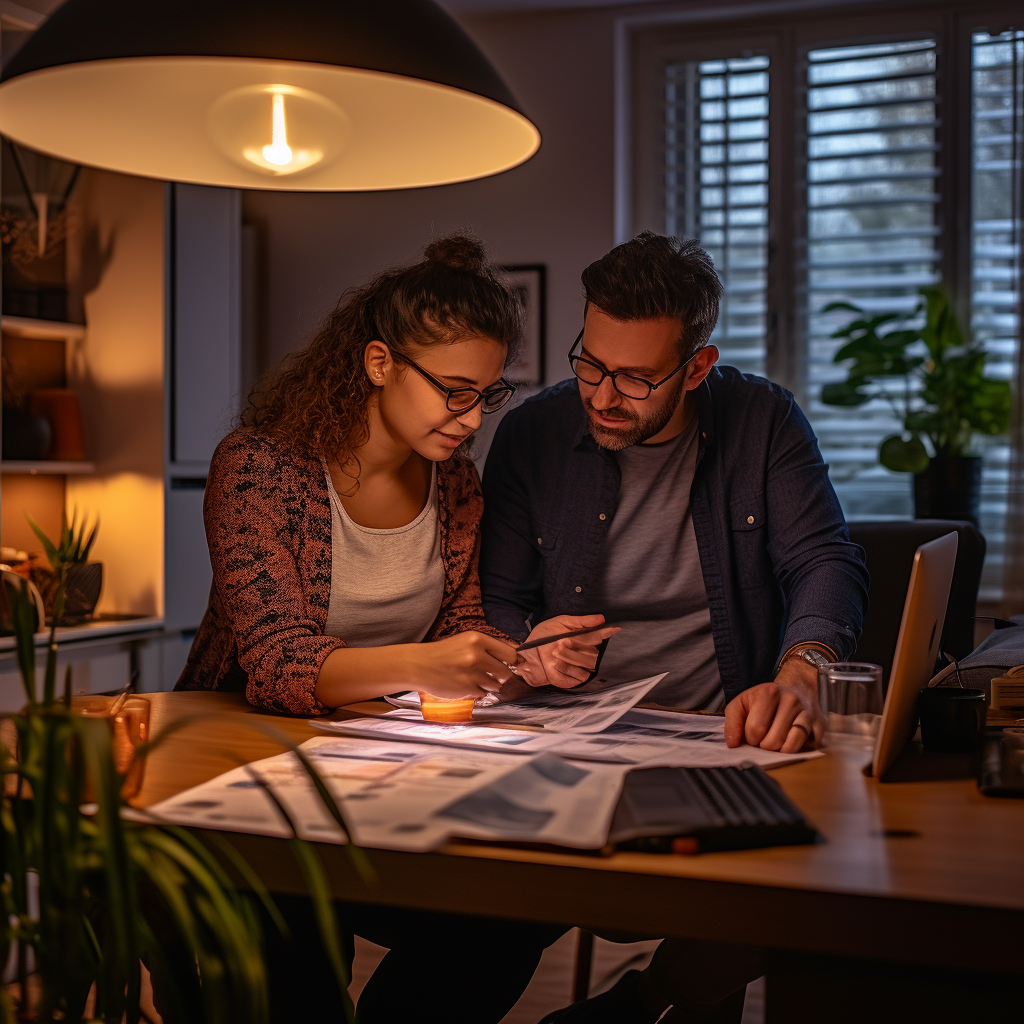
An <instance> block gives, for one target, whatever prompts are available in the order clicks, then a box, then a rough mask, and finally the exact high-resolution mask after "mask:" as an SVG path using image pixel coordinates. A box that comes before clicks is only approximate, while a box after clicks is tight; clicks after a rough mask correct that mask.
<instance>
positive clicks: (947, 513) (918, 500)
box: [914, 455, 981, 526]
mask: <svg viewBox="0 0 1024 1024" xmlns="http://www.w3.org/2000/svg"><path fill="white" fill-rule="evenodd" d="M980 515H981V456H980V455H955V456H944V455H937V456H936V457H935V458H934V459H932V460H931V461H930V462H929V463H928V468H927V469H926V470H925V471H924V472H923V473H916V474H915V475H914V516H915V517H916V518H917V519H964V520H967V522H969V523H974V525H975V526H977V525H978V519H979V516H980Z"/></svg>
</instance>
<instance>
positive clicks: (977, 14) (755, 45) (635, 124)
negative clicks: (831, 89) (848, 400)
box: [615, 0, 1024, 529]
mask: <svg viewBox="0 0 1024 1024" xmlns="http://www.w3.org/2000/svg"><path fill="white" fill-rule="evenodd" d="M766 6H767V5H766ZM748 10H749V9H748ZM865 26H870V31H865ZM1022 27H1024V15H1022V14H1021V12H1020V8H1019V4H1015V3H1007V2H1003V0H997V2H994V3H988V4H986V5H985V6H983V7H974V6H968V5H967V4H965V3H963V2H962V0H958V2H943V0H937V2H935V3H930V4H927V5H925V4H918V3H914V2H912V0H904V2H902V3H900V4H899V6H898V7H896V8H895V9H892V8H891V7H890V6H888V5H886V6H882V5H874V4H872V5H868V4H861V5H859V6H858V7H857V8H851V7H849V6H847V5H842V6H838V5H833V6H832V8H831V9H830V5H829V4H828V3H827V0H823V3H822V5H821V9H820V10H819V11H817V12H814V13H813V14H811V15H808V14H807V13H806V12H805V13H801V14H794V13H792V12H783V11H781V10H777V11H774V12H773V11H771V10H766V11H765V13H764V14H763V15H761V14H758V15H756V16H754V17H753V18H750V17H744V18H743V19H742V21H741V20H740V19H739V17H737V16H732V17H730V16H729V14H728V13H722V14H719V13H715V14H713V15H710V16H708V17H693V16H681V15H675V16H672V15H669V16H666V17H663V18H660V19H659V18H657V17H654V16H651V17H646V18H630V17H624V18H620V19H619V20H618V22H617V32H618V47H617V52H618V59H617V75H618V81H617V96H618V108H617V109H618V121H617V125H616V139H617V145H618V150H619V151H618V152H617V154H616V168H617V181H616V203H617V209H616V218H615V224H616V241H617V242H621V241H624V240H626V239H627V238H630V237H632V236H633V235H634V234H636V233H637V232H639V231H641V230H644V229H651V230H655V231H663V230H664V212H665V211H664V200H663V195H664V180H663V177H662V167H663V162H659V161H660V160H661V159H662V151H659V147H658V146H657V145H652V144H651V142H652V140H655V139H657V138H658V134H657V133H658V132H659V131H660V130H662V129H661V126H662V125H663V123H664V120H663V114H664V99H663V96H662V95H660V94H659V88H660V82H661V77H662V76H661V71H660V69H661V67H662V66H663V64H664V63H665V62H666V61H669V60H678V61H697V60H716V59H722V58H726V57H732V56H741V55H743V53H744V51H750V52H756V53H765V54H767V55H768V56H769V59H770V69H769V74H770V79H769V134H768V139H769V154H768V164H769V175H768V207H767V208H768V240H769V241H768V266H767V288H766V292H767V294H766V298H767V316H766V323H767V330H766V337H765V358H766V373H767V376H768V377H769V378H770V379H772V380H774V381H776V382H778V383H780V384H782V385H783V386H784V387H786V388H788V389H789V390H791V391H792V392H793V393H794V394H795V395H796V397H797V400H798V401H799V402H800V403H801V404H802V405H805V406H806V405H807V402H808V390H809V389H808V369H809V365H808V363H809V359H808V356H809V348H808V345H807V340H808V335H809V331H808V326H809V325H808V323H807V313H808V311H807V309H806V308H805V306H806V302H805V293H804V291H803V281H804V280H805V279H806V273H807V259H806V255H807V254H806V251H801V250H802V241H803V240H804V239H806V237H807V234H806V228H807V215H808V210H807V203H806V195H807V183H806V181H805V178H806V168H805V160H804V153H805V151H806V145H807V129H806V116H807V110H806V106H807V104H806V84H805V81H804V79H805V75H804V74H803V70H804V68H805V66H806V65H805V61H806V53H807V51H808V50H809V49H812V48H824V47H830V46H847V45H857V44H868V43H878V42H890V41H894V40H899V39H901V38H902V39H908V40H909V39H915V38H922V37H931V38H934V39H935V42H936V51H937V67H936V90H937V97H938V118H937V120H938V122H939V123H938V126H937V129H936V141H937V143H938V146H939V154H938V161H937V166H938V168H939V172H940V173H939V177H938V180H937V193H938V197H939V198H938V209H937V211H936V220H935V223H936V225H937V226H938V229H939V236H938V245H939V254H938V261H937V270H938V273H939V274H940V275H941V278H942V280H943V281H945V282H946V283H947V284H948V285H949V286H950V287H951V288H952V289H953V294H954V299H955V300H956V302H957V304H958V306H959V308H961V309H963V310H968V309H970V308H971V285H972V277H971V273H972V255H973V254H972V206H971V203H972V154H971V144H972V107H971V101H972V97H971V70H972V63H971V62H972V54H971V38H972V34H973V33H975V32H982V31H988V32H989V33H990V34H997V33H999V32H1002V31H1005V30H1007V29H1010V28H1016V29H1020V28H1022ZM659 117H660V118H661V120H660V121H659V120H658V119H659ZM1017 284H1018V288H1021V286H1022V285H1024V282H1018V283H1017ZM1018 345H1019V346H1022V347H1024V298H1022V299H1021V301H1020V303H1019V304H1018ZM1018 364H1021V357H1018ZM1018 398H1019V396H1018ZM1011 483H1012V482H1011ZM1006 527H1007V529H1009V528H1010V521H1009V519H1007V521H1006Z"/></svg>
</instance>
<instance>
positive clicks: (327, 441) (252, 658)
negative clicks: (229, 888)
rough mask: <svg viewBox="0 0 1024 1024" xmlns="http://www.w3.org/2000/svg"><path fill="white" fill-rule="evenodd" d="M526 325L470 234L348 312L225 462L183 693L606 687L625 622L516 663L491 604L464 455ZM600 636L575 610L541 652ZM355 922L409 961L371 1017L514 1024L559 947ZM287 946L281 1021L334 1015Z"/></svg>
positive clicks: (349, 921)
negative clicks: (618, 629) (601, 673)
mask: <svg viewBox="0 0 1024 1024" xmlns="http://www.w3.org/2000/svg"><path fill="white" fill-rule="evenodd" d="M520 330H521V309H520V306H519V304H518V302H517V301H516V299H515V297H514V296H513V295H512V293H511V292H510V291H509V289H508V288H507V287H506V286H505V285H503V284H502V283H501V282H500V280H499V279H498V278H497V276H496V275H495V273H494V271H493V270H492V269H491V268H490V267H489V266H488V265H487V263H486V257H485V253H484V250H483V248H482V247H481V246H480V244H479V243H478V242H476V241H474V240H473V239H470V238H467V237H465V236H461V235H453V236H450V237H447V238H442V239H439V240H437V241H435V242H433V243H431V244H430V245H428V246H427V248H426V250H425V251H424V255H423V259H422V261H421V262H419V263H416V264H414V265H412V266H409V267H405V268H400V269H397V270H391V271H386V272H384V273H382V274H380V275H378V276H377V277H376V278H375V279H374V280H372V281H371V282H370V283H369V284H367V285H364V286H363V287H361V288H359V289H356V290H354V291H352V292H350V293H347V294H346V295H345V296H343V297H342V300H341V302H340V303H339V304H338V306H337V307H336V308H335V309H334V311H333V312H332V313H331V314H330V316H329V317H328V318H327V320H326V321H325V322H324V324H323V326H322V327H321V328H320V330H319V331H318V333H317V334H316V335H315V336H314V338H313V340H312V341H311V342H310V343H309V345H308V346H307V347H306V348H305V349H303V350H302V351H300V352H298V353H297V354H295V355H294V356H292V357H291V358H290V359H289V360H288V361H286V362H285V363H284V364H283V365H282V366H281V367H280V368H278V369H277V370H276V371H274V372H272V373H271V374H270V375H269V377H268V378H267V379H266V380H265V381H264V382H263V383H262V384H261V385H260V386H259V387H258V389H257V391H256V392H255V393H254V398H253V400H252V401H251V403H250V408H249V410H248V411H247V412H246V414H245V415H244V417H243V424H242V426H241V427H240V428H239V429H238V430H236V431H235V432H234V433H232V434H230V435H229V436H228V437H227V438H225V439H224V440H223V441H222V442H221V444H220V445H219V446H218V448H217V451H216V454H215V455H214V458H213V462H212V463H211V466H210V475H209V481H208V484H207V490H206V501H205V507H204V516H205V520H206V532H207V538H208V541H209V546H210V558H211V562H212V564H213V588H212V590H211V594H210V604H209V607H208V609H207V612H206V615H205V616H204V618H203V622H202V625H201V626H200V627H199V630H198V632H197V634H196V638H195V641H194V643H193V646H192V651H191V654H190V656H189V660H188V664H187V665H186V668H185V671H184V673H183V675H182V678H181V680H180V681H179V683H178V688H179V689H220V690H244V691H245V694H246V696H247V698H248V700H249V701H250V702H251V703H253V704H255V705H259V706H261V707H264V708H267V709H269V710H272V711H278V712H286V713H290V714H296V715H317V714H322V713H325V712H327V711H330V710H331V709H332V708H335V707H338V706H339V705H342V704H348V703H352V702H354V701H359V700H368V699H372V698H375V697H382V696H384V695H385V694H389V693H394V692H396V691H399V690H407V689H419V690H424V691H427V692H429V693H433V694H436V695H437V696H441V697H466V696H473V697H482V696H484V695H486V694H487V693H490V692H494V691H497V690H499V689H500V687H501V685H502V684H503V683H504V682H506V681H507V680H508V678H509V677H510V675H511V674H512V667H513V666H514V667H515V671H516V673H517V674H519V675H521V676H523V677H524V678H525V679H526V681H527V682H529V683H531V684H533V685H540V684H543V683H545V682H558V683H561V684H562V685H567V684H571V683H572V682H575V681H582V680H584V679H586V678H587V677H588V676H589V674H590V672H591V671H592V670H593V668H594V665H595V663H596V659H597V650H596V646H597V644H599V643H600V642H601V640H603V639H604V638H605V637H606V636H610V635H611V634H612V633H613V632H615V630H614V629H613V628H608V629H605V630H599V631H597V632H594V633H592V634H589V635H587V636H586V637H581V638H576V639H574V640H571V641H569V640H562V641H558V642H556V643H553V644H549V645H547V646H545V647H541V648H538V649H535V650H534V651H532V652H530V655H529V656H528V657H527V658H523V659H519V660H518V662H517V654H516V651H515V643H514V641H511V640H510V639H509V638H508V637H505V636H504V635H503V634H502V633H500V632H499V631H498V630H496V629H493V628H491V627H490V626H488V625H487V623H486V622H485V620H484V616H483V610H482V607H481V603H480V584H479V579H478V576H477V560H478V554H479V523H480V515H481V511H482V497H481V494H480V487H479V482H478V479H477V475H476V471H475V469H474V468H473V465H472V463H471V462H470V461H469V460H468V458H467V457H466V456H465V454H464V452H465V449H466V443H467V441H468V439H469V438H470V436H471V435H472V433H473V431H474V430H476V428H477V427H478V426H479V425H480V422H481V415H482V414H483V413H488V412H494V411H496V410H497V409H499V408H501V406H502V405H504V404H505V402H507V401H508V399H509V398H510V397H511V396H512V393H513V391H514V387H513V386H512V385H510V384H509V383H507V382H506V381H505V380H504V379H503V378H502V370H503V368H504V366H505V364H506V362H507V360H508V358H509V353H510V349H511V348H512V347H513V346H514V344H515V342H516V341H517V339H518V336H519V333H520ZM602 621H603V619H602V617H601V616H583V617H579V616H560V617H558V618H556V619H551V620H548V621H546V622H544V623H541V624H540V625H539V626H537V627H536V628H535V630H534V632H533V633H532V634H531V636H537V635H551V634H553V633H557V632H563V631H567V630H570V629H574V628H579V627H582V626H592V625H597V624H600V623H601V622H602ZM287 909H288V910H289V915H290V916H291V917H292V919H293V922H298V923H297V926H293V928H292V931H293V934H298V935H302V934H303V933H305V932H307V926H308V928H309V929H312V918H311V917H310V916H309V907H308V904H305V903H303V902H302V901H292V902H291V905H290V907H288V908H287ZM340 916H341V920H342V923H343V925H344V926H345V927H346V928H349V929H350V930H351V931H353V932H355V933H357V934H361V935H365V936H366V937H367V938H370V939H372V940H373V941H375V942H378V943H379V944H381V945H385V946H388V947H390V949H391V952H390V953H389V954H388V956H387V957H386V958H385V960H384V962H383V963H382V965H381V967H380V968H378V970H377V972H376V973H375V975H374V977H373V979H371V981H370V983H369V985H368V986H367V988H366V989H365V990H364V993H363V996H362V997H361V999H360V1006H359V1018H360V1020H362V1021H367V1022H369V1021H381V1022H395V1021H401V1020H413V1019H419V1018H421V1017H422V1013H423V1010H424V1003H423V1000H424V998H425V993H427V992H444V993H445V994H444V996H443V997H442V998H443V1012H444V1016H445V1019H446V1020H448V1021H451V1022H457V1021H463V1020H465V1021H467V1022H470V1021H472V1022H473V1024H485V1022H486V1021H490V1020H494V1021H498V1020H500V1019H501V1017H502V1016H504V1014H505V1013H506V1012H507V1011H508V1009H510V1008H511V1006H512V1005H513V1004H514V1002H515V1000H516V999H517V998H518V995H519V994H520V992H521V991H522V989H523V988H524V987H525V985H526V984H527V983H528V981H529V978H530V976H531V975H532V973H533V970H534V968H535V967H536V963H537V959H538V958H539V955H540V951H541V949H542V947H543V945H544V944H545V943H546V942H547V941H550V940H551V939H552V938H554V937H556V936H557V934H558V930H554V931H551V930H548V929H540V928H536V927H534V926H532V925H513V924H510V923H507V922H489V921H484V920H477V919H469V918H459V917H454V916H451V915H427V914H415V913H413V912H404V911H394V910H389V911H385V910H384V909H382V908H372V907H370V908H366V907H364V908H360V907H357V906H355V905H346V906H344V907H343V908H341V911H340ZM304 917H305V918H308V921H305V922H304V923H303V922H301V921H299V919H300V918H304ZM312 934H315V929H314V930H312ZM268 942H269V943H270V944H271V946H272V947H273V949H272V950H270V951H268V953H269V954H270V955H269V956H268V959H269V962H270V963H271V965H272V968H273V969H272V980H271V1000H272V1005H273V1007H274V1012H275V1018H276V1019H295V1020H299V1019H305V1020H311V1019H318V1015H319V1016H320V1017H322V1016H323V1015H324V1014H328V1015H330V1016H334V1015H336V1014H337V1012H338V1006H339V1005H340V1004H339V1003H337V998H338V994H337V992H336V991H335V992H333V993H332V992H331V990H330V989H331V986H330V983H329V981H328V980H327V979H329V978H330V971H329V970H328V969H327V968H326V962H325V961H324V959H323V956H322V953H321V952H320V950H319V949H318V948H317V947H318V944H317V943H315V942H304V943H303V942H296V943H291V944H288V945H286V944H284V943H282V942H280V941H278V940H276V939H275V938H274V933H273V931H272V930H271V931H268ZM484 950H485V951H486V953H485V954H484V956H483V957H482V959H481V951H484ZM478 964H479V965H480V966H479V967H478V966H475V965H478ZM439 972H440V973H439ZM444 978H449V979H450V981H451V984H444V983H443V981H441V979H444ZM439 981H441V983H440V984H438V982H439ZM420 984H422V986H423V987H422V988H420ZM332 1009H333V1012H332Z"/></svg>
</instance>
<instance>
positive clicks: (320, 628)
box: [175, 428, 515, 715]
mask: <svg viewBox="0 0 1024 1024" xmlns="http://www.w3.org/2000/svg"><path fill="white" fill-rule="evenodd" d="M437 488H438V520H439V522H440V530H441V558H442V560H443V562H444V596H443V598H442V600H441V610H440V612H439V613H438V616H437V618H436V619H435V620H434V623H433V625H432V626H431V627H430V629H429V631H428V632H427V635H426V637H425V638H424V639H425V640H437V639H440V638H441V637H445V636H451V635H452V634H455V633H462V632H465V631H466V630H471V629H475V630H479V631H480V632H482V633H487V634H488V635H490V636H494V637H498V638H499V639H501V640H505V641H508V639H509V638H508V637H506V636H505V634H504V633H502V632H500V631H499V630H497V629H494V628H492V627H490V626H488V625H487V623H486V622H485V621H484V613H483V608H482V607H481V603H480V579H479V576H478V574H477V563H478V561H479V557H480V516H481V514H482V512H483V496H482V495H481V493H480V481H479V479H478V478H477V473H476V469H475V468H474V467H473V464H472V463H470V462H465V461H463V460H461V459H459V458H453V459H450V460H449V461H448V462H442V463H439V464H438V467H437ZM203 518H204V520H205V522H206V538H207V542H208V544H209V547H210V561H211V563H212V565H213V586H212V587H211V588H210V602H209V605H208V607H207V609H206V614H205V615H204V616H203V621H202V624H201V625H200V626H199V630H198V631H197V633H196V636H195V640H194V641H193V643H192V650H191V652H190V653H189V657H188V663H187V664H186V665H185V670H184V672H182V675H181V678H180V679H179V680H178V683H177V686H176V687H175V689H177V690H234V691H244V692H245V695H246V698H247V699H248V700H249V702H250V703H251V704H255V705H257V706H259V707H263V708H267V709H268V710H270V711H278V712H284V713H287V714H293V715H318V714H325V713H326V712H328V711H330V710H331V708H329V707H326V706H325V705H323V704H321V703H320V702H319V701H318V700H317V699H316V698H315V697H314V696H313V688H314V687H315V686H316V681H317V677H318V676H319V673H320V666H321V665H322V664H323V663H324V660H325V659H326V658H327V656H328V655H329V654H330V653H331V652H332V651H335V650H337V649H338V648H340V647H344V646H345V642H344V641H343V640H339V639H337V638H335V637H332V636H325V635H324V627H325V625H326V623H327V608H328V604H329V603H330V597H331V505H330V498H329V493H328V490H327V481H326V477H325V471H324V468H323V465H322V463H320V462H319V461H317V462H312V461H310V460H308V459H305V458H302V457H300V456H298V455H297V454H296V453H295V452H293V451H292V449H291V447H290V445H289V444H288V442H287V441H285V440H283V439H279V438H275V437H272V436H269V435H267V434H263V433H259V432H257V431H254V430H251V429H244V428H243V429H240V430H236V431H235V432H234V433H232V434H229V435H228V436H227V437H226V438H224V440H223V441H221V443H220V444H219V445H218V447H217V451H216V452H215V453H214V456H213V461H212V462H211V464H210V474H209V478H208V481H207V485H206V497H205V500H204V502H203ZM511 642H513V643H514V642H515V641H511Z"/></svg>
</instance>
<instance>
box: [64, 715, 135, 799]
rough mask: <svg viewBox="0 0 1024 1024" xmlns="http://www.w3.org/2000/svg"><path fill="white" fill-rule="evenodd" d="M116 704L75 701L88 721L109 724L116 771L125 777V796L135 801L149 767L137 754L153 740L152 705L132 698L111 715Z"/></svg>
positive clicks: (122, 787)
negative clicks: (94, 720) (104, 720)
mask: <svg viewBox="0 0 1024 1024" xmlns="http://www.w3.org/2000/svg"><path fill="white" fill-rule="evenodd" d="M115 701H116V698H113V697H86V698H84V699H78V700H76V701H75V710H76V711H77V712H78V713H79V714H80V715H84V716H85V717H87V718H103V719H106V720H107V722H109V724H110V733H111V735H110V749H111V753H112V755H113V758H114V767H115V768H116V769H117V770H118V772H119V773H120V774H121V775H123V776H124V784H123V785H122V786H121V796H122V797H123V798H124V799H125V800H131V799H132V798H133V797H136V796H138V795H139V790H141V789H142V775H143V772H144V771H145V767H146V763H145V760H144V759H143V758H139V757H136V756H135V751H136V750H137V749H138V748H139V747H141V746H142V744H144V743H145V742H146V741H147V740H148V739H149V701H148V700H146V698H145V697H129V698H128V699H127V700H125V701H123V702H122V703H121V706H120V707H119V708H117V710H116V711H115V712H114V714H111V710H112V708H113V706H114V704H115Z"/></svg>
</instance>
